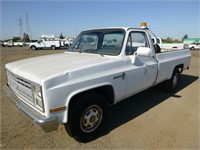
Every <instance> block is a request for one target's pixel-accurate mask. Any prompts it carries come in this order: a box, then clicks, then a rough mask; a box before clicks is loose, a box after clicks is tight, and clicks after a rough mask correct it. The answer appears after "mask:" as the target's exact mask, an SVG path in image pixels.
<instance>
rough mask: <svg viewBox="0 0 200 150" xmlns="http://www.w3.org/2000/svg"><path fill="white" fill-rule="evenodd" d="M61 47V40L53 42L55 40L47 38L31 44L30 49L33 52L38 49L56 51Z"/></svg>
mask: <svg viewBox="0 0 200 150" xmlns="http://www.w3.org/2000/svg"><path fill="white" fill-rule="evenodd" d="M60 47H61V43H60V41H59V40H53V39H50V40H46V39H45V38H43V39H40V40H38V41H37V42H33V43H30V44H29V48H30V49H31V50H33V51H34V50H36V49H45V48H51V49H53V50H54V49H56V48H60Z"/></svg>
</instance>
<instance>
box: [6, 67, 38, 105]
mask: <svg viewBox="0 0 200 150" xmlns="http://www.w3.org/2000/svg"><path fill="white" fill-rule="evenodd" d="M7 78H8V85H9V87H10V88H11V90H12V91H13V92H14V93H15V94H16V96H17V97H19V98H20V99H21V100H24V101H26V102H28V103H30V104H32V105H34V101H33V94H32V89H31V83H30V82H28V81H26V80H25V79H23V78H21V77H19V76H17V75H14V74H12V73H10V72H8V71H7Z"/></svg>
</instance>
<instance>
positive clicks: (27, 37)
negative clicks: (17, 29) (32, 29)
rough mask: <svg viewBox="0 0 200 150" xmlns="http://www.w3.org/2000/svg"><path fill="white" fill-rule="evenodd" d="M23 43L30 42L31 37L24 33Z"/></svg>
mask: <svg viewBox="0 0 200 150" xmlns="http://www.w3.org/2000/svg"><path fill="white" fill-rule="evenodd" d="M22 41H23V42H30V38H29V35H28V34H26V33H24V36H23V39H22Z"/></svg>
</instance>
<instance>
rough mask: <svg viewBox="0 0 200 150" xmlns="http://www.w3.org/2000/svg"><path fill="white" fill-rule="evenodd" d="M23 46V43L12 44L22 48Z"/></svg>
mask: <svg viewBox="0 0 200 150" xmlns="http://www.w3.org/2000/svg"><path fill="white" fill-rule="evenodd" d="M23 45H24V43H23V42H13V46H18V47H22V46H23Z"/></svg>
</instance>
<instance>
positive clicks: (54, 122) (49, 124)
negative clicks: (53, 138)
mask: <svg viewBox="0 0 200 150" xmlns="http://www.w3.org/2000/svg"><path fill="white" fill-rule="evenodd" d="M3 90H4V92H5V94H6V96H7V97H8V98H9V100H10V101H11V102H12V103H13V104H14V105H15V106H16V108H17V109H19V110H21V111H22V112H24V113H25V114H26V115H27V116H28V117H29V118H31V119H32V120H33V121H34V122H35V123H37V124H38V125H39V126H40V127H41V128H42V129H43V130H44V131H45V132H51V131H54V130H57V129H58V126H59V122H58V118H45V117H44V116H41V115H40V114H39V113H37V112H36V111H35V110H33V109H32V108H31V107H29V106H28V105H26V104H25V103H23V102H22V101H20V100H19V99H18V98H17V97H16V96H15V94H14V93H13V92H12V91H11V90H10V88H9V86H8V85H4V86H3Z"/></svg>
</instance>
